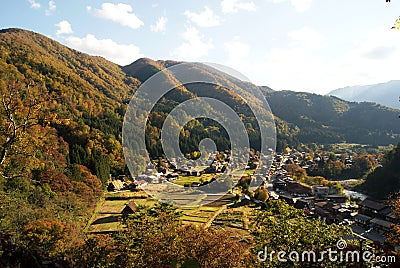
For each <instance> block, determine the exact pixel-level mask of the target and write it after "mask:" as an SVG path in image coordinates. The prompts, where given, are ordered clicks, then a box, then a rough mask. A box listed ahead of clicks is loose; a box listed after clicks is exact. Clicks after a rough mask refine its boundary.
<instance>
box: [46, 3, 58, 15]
mask: <svg viewBox="0 0 400 268" xmlns="http://www.w3.org/2000/svg"><path fill="white" fill-rule="evenodd" d="M48 6H49V7H48V8H47V9H46V11H45V12H46V16H50V15H51V14H52V12H53V11H55V10H56V9H57V6H56V2H54V1H53V0H50V1H49V4H48Z"/></svg>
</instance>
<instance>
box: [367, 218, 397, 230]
mask: <svg viewBox="0 0 400 268" xmlns="http://www.w3.org/2000/svg"><path fill="white" fill-rule="evenodd" d="M371 223H373V224H375V225H379V226H382V227H385V228H391V227H392V225H393V223H391V222H388V221H385V220H381V219H377V218H374V219H372V220H371Z"/></svg>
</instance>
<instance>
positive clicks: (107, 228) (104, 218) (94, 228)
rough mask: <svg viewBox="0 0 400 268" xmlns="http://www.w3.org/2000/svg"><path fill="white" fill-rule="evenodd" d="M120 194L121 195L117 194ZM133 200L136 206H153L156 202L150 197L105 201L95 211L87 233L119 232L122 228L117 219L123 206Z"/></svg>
mask: <svg viewBox="0 0 400 268" xmlns="http://www.w3.org/2000/svg"><path fill="white" fill-rule="evenodd" d="M118 194H121V193H118ZM132 200H134V201H135V202H136V204H137V205H143V206H150V207H151V206H154V204H155V203H156V202H157V201H156V200H154V199H153V198H151V197H148V198H145V199H143V198H132V199H130V200H105V201H104V202H103V203H102V205H101V206H100V207H99V208H98V209H97V213H96V214H95V215H94V216H93V217H92V218H91V220H90V224H89V225H88V228H87V229H86V231H87V232H95V233H96V232H112V231H118V230H121V228H122V227H123V226H122V224H121V223H120V221H119V219H120V217H121V212H122V210H123V209H124V207H125V205H126V204H127V203H129V202H130V201H132Z"/></svg>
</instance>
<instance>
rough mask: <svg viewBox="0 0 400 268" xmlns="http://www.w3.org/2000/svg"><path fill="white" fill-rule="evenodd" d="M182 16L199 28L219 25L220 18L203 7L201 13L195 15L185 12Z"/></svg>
mask: <svg viewBox="0 0 400 268" xmlns="http://www.w3.org/2000/svg"><path fill="white" fill-rule="evenodd" d="M184 15H185V16H186V17H187V18H188V19H189V20H191V21H192V22H194V23H195V24H197V25H198V26H200V27H214V26H218V25H219V24H220V23H221V21H220V18H219V17H218V16H217V15H216V14H214V11H213V10H212V9H210V8H209V7H207V6H206V7H204V11H203V12H200V13H195V12H191V11H189V10H186V11H185V13H184Z"/></svg>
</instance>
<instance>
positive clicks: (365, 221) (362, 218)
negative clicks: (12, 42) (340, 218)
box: [354, 214, 372, 229]
mask: <svg viewBox="0 0 400 268" xmlns="http://www.w3.org/2000/svg"><path fill="white" fill-rule="evenodd" d="M371 220H372V218H371V217H369V216H367V215H363V214H357V215H356V216H355V217H354V221H355V222H356V223H357V224H358V225H360V226H361V227H364V228H368V229H369V228H370V224H371Z"/></svg>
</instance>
